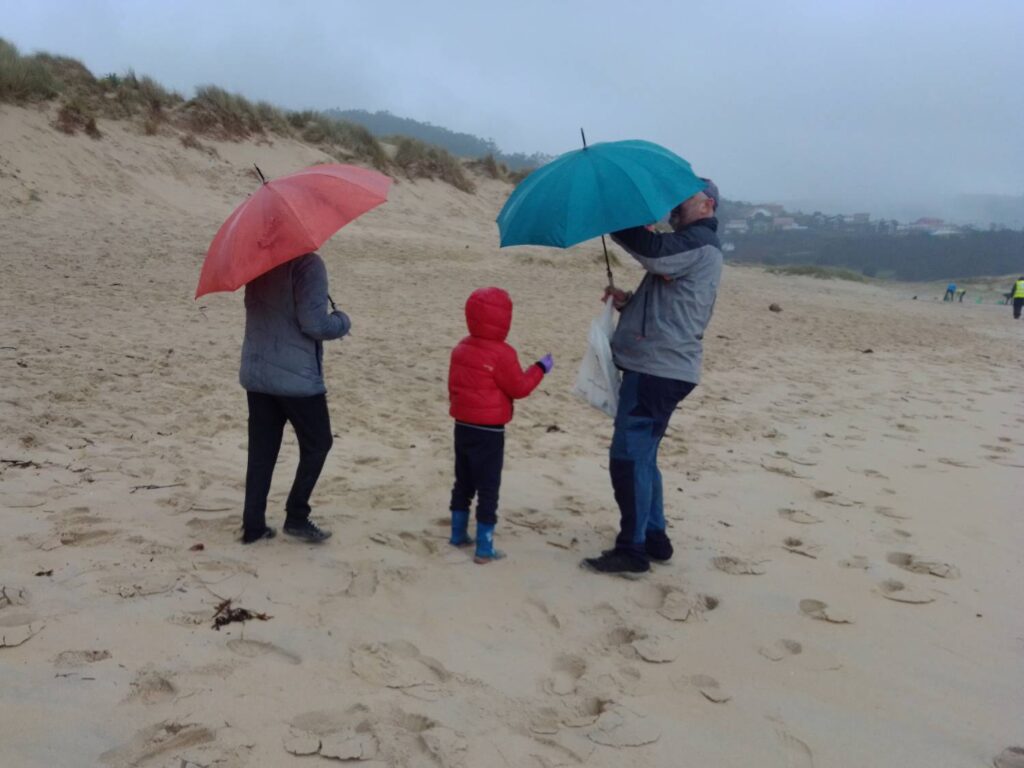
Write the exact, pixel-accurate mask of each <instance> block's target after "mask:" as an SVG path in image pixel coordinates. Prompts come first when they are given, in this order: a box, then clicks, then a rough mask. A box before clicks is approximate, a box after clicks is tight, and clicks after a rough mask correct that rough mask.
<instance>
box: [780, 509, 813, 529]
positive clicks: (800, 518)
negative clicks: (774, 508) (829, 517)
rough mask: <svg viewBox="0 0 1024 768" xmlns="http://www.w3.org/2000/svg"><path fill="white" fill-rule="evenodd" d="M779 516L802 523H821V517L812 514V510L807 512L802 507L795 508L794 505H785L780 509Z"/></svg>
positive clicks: (792, 521)
mask: <svg viewBox="0 0 1024 768" xmlns="http://www.w3.org/2000/svg"><path fill="white" fill-rule="evenodd" d="M779 517H781V518H782V519H783V520H789V522H791V523H798V524H800V525H814V524H815V523H820V522H821V518H820V517H816V516H815V515H812V514H811V513H810V512H805V511H804V510H802V509H793V508H792V507H783V508H782V509H780V510H779Z"/></svg>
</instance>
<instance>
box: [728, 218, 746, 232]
mask: <svg viewBox="0 0 1024 768" xmlns="http://www.w3.org/2000/svg"><path fill="white" fill-rule="evenodd" d="M749 231H750V226H749V225H748V224H747V220H746V219H729V220H728V221H727V222H725V233H726V234H727V235H745V234H746V233H747V232H749Z"/></svg>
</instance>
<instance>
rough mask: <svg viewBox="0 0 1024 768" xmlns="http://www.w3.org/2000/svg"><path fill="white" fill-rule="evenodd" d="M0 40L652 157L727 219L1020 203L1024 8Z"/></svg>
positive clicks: (788, 1)
mask: <svg viewBox="0 0 1024 768" xmlns="http://www.w3.org/2000/svg"><path fill="white" fill-rule="evenodd" d="M0 36H3V37H5V38H7V39H9V40H10V41H11V42H13V43H15V44H16V45H17V46H18V47H19V48H20V49H21V50H22V51H23V52H31V51H35V50H47V51H51V52H54V53H62V54H66V55H70V56H74V57H76V58H80V59H81V60H83V61H84V63H85V64H86V65H87V66H88V67H89V68H90V69H91V70H92V71H93V72H94V73H96V74H98V75H102V74H105V73H108V72H123V71H124V70H126V69H128V68H129V67H131V68H133V69H134V70H135V71H136V72H137V73H139V74H148V75H151V76H153V77H154V78H156V79H157V80H159V81H160V82H162V83H164V84H165V85H168V86H170V87H173V88H175V89H177V90H179V91H181V92H182V93H183V94H185V95H189V94H191V92H192V89H193V88H194V86H196V85H199V84H204V83H214V84H217V85H221V86H223V87H225V88H228V89H229V90H235V91H239V92H241V93H243V94H244V95H246V96H248V97H250V98H253V99H265V100H268V101H271V102H274V103H276V104H279V105H281V106H284V107H289V108H317V109H323V108H329V107H340V108H364V109H369V110H378V109H386V110H389V111H391V112H393V113H395V114H398V115H402V116H408V117H413V118H416V119H418V120H426V121H429V122H432V123H435V124H437V125H443V126H445V127H448V128H451V129H454V130H458V131H465V132H468V133H473V134H477V135H479V136H482V137H484V138H493V139H494V140H495V141H496V142H497V143H498V145H499V146H500V147H501V148H502V149H503V150H505V151H524V152H534V151H543V152H548V153H552V154H557V153H559V152H563V151H565V150H568V149H573V148H575V146H576V145H577V141H578V135H579V133H578V131H579V127H580V126H581V125H583V126H585V127H586V129H587V137H588V139H589V140H591V141H601V140H613V139H623V138H644V139H650V140H652V141H657V142H659V143H662V144H664V145H666V146H668V147H670V148H671V149H673V150H675V151H676V152H678V153H679V154H681V155H682V156H683V157H685V158H686V159H688V160H689V161H690V162H691V163H692V164H693V166H694V168H695V169H696V170H697V171H698V172H699V173H701V174H702V175H709V176H711V177H713V178H714V179H715V180H716V181H717V182H718V183H719V186H720V187H721V189H722V191H723V194H724V195H725V196H727V197H730V198H734V199H746V200H761V201H768V200H777V201H792V200H799V201H809V202H812V203H818V204H820V205H821V206H822V207H826V208H828V207H832V208H836V207H840V206H841V207H842V208H844V209H846V210H855V209H856V210H869V211H872V212H873V213H876V214H885V213H886V212H887V211H889V212H890V215H894V214H895V208H894V206H897V205H900V204H907V203H910V202H913V203H920V204H928V203H929V202H930V201H934V200H937V199H938V197H939V196H941V195H953V194H958V193H964V192H966V193H996V194H1010V195H1022V194H1024V52H1022V43H1021V41H1022V40H1024V0H975V1H974V2H966V1H965V0H956V1H955V2H954V1H952V0H902V1H901V0H884V1H883V0H877V1H876V0H772V1H771V2H763V1H761V0H715V1H714V2H712V1H710V0H708V1H707V2H699V1H697V0H686V1H685V2H684V0H676V2H658V1H656V0H629V1H628V2H627V0H617V1H612V0H589V1H588V2H576V1H575V0H572V1H566V2H559V1H558V0H544V1H541V0H518V2H493V1H488V0H434V2H423V0H418V1H416V2H412V1H408V2H406V1H404V0H403V1H402V2H396V1H395V0H361V1H357V0H335V1H334V2H328V1H326V0H325V1H323V2H314V1H312V0H310V1H306V2H304V1H303V0H291V2H273V1H268V0H258V1H257V0H252V1H250V2H240V1H235V0H230V1H225V0H220V1H219V0H178V1H177V2H171V1H170V0H167V1H166V2H150V1H147V0H105V1H104V0H64V2H58V1H55V0H31V1H30V2H28V1H26V0H18V1H17V2H15V1H14V0H0Z"/></svg>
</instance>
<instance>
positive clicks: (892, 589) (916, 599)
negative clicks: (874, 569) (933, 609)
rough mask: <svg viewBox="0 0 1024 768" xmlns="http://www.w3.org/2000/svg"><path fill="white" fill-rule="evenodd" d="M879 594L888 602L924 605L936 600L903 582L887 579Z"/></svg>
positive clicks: (879, 588) (880, 587) (880, 585)
mask: <svg viewBox="0 0 1024 768" xmlns="http://www.w3.org/2000/svg"><path fill="white" fill-rule="evenodd" d="M878 593H879V594H880V595H881V596H882V597H884V598H886V599H887V600H895V601H896V602H898V603H914V604H923V603H931V602H933V601H934V600H935V598H934V597H932V596H931V595H928V594H925V593H924V592H922V591H921V590H919V589H914V588H913V587H908V586H907V585H906V584H904V583H903V582H902V581H897V580H896V579H886V580H885V581H883V582H882V583H881V584H879V585H878Z"/></svg>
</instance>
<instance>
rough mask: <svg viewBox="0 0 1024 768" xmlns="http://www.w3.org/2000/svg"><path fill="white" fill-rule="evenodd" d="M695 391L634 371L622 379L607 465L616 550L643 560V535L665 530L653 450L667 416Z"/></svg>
mask: <svg viewBox="0 0 1024 768" xmlns="http://www.w3.org/2000/svg"><path fill="white" fill-rule="evenodd" d="M695 386H696V385H695V384H693V383H691V382H688V381H677V380H676V379H664V378H661V377H660V376H652V375H650V374H647V373H636V372H635V371H625V372H624V374H623V376H622V388H621V389H620V390H619V409H618V412H617V413H616V414H615V433H614V435H613V436H612V445H611V451H610V461H609V464H608V469H609V473H610V474H611V478H612V488H613V489H614V491H615V501H616V502H617V503H618V505H619V514H620V520H619V535H618V536H617V537H616V539H615V548H616V549H624V550H632V551H634V552H637V553H640V554H645V549H644V542H645V541H646V540H647V534H648V532H651V531H664V530H665V497H664V492H663V490H662V485H661V471H660V470H659V469H658V447H659V446H660V445H661V439H662V438H663V437H664V436H665V430H666V429H667V428H668V420H669V418H671V416H672V412H673V411H674V410H675V409H676V406H677V405H679V403H680V402H682V401H683V399H684V398H685V397H686V396H687V395H689V394H690V392H692V391H693V388H694V387H695Z"/></svg>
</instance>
